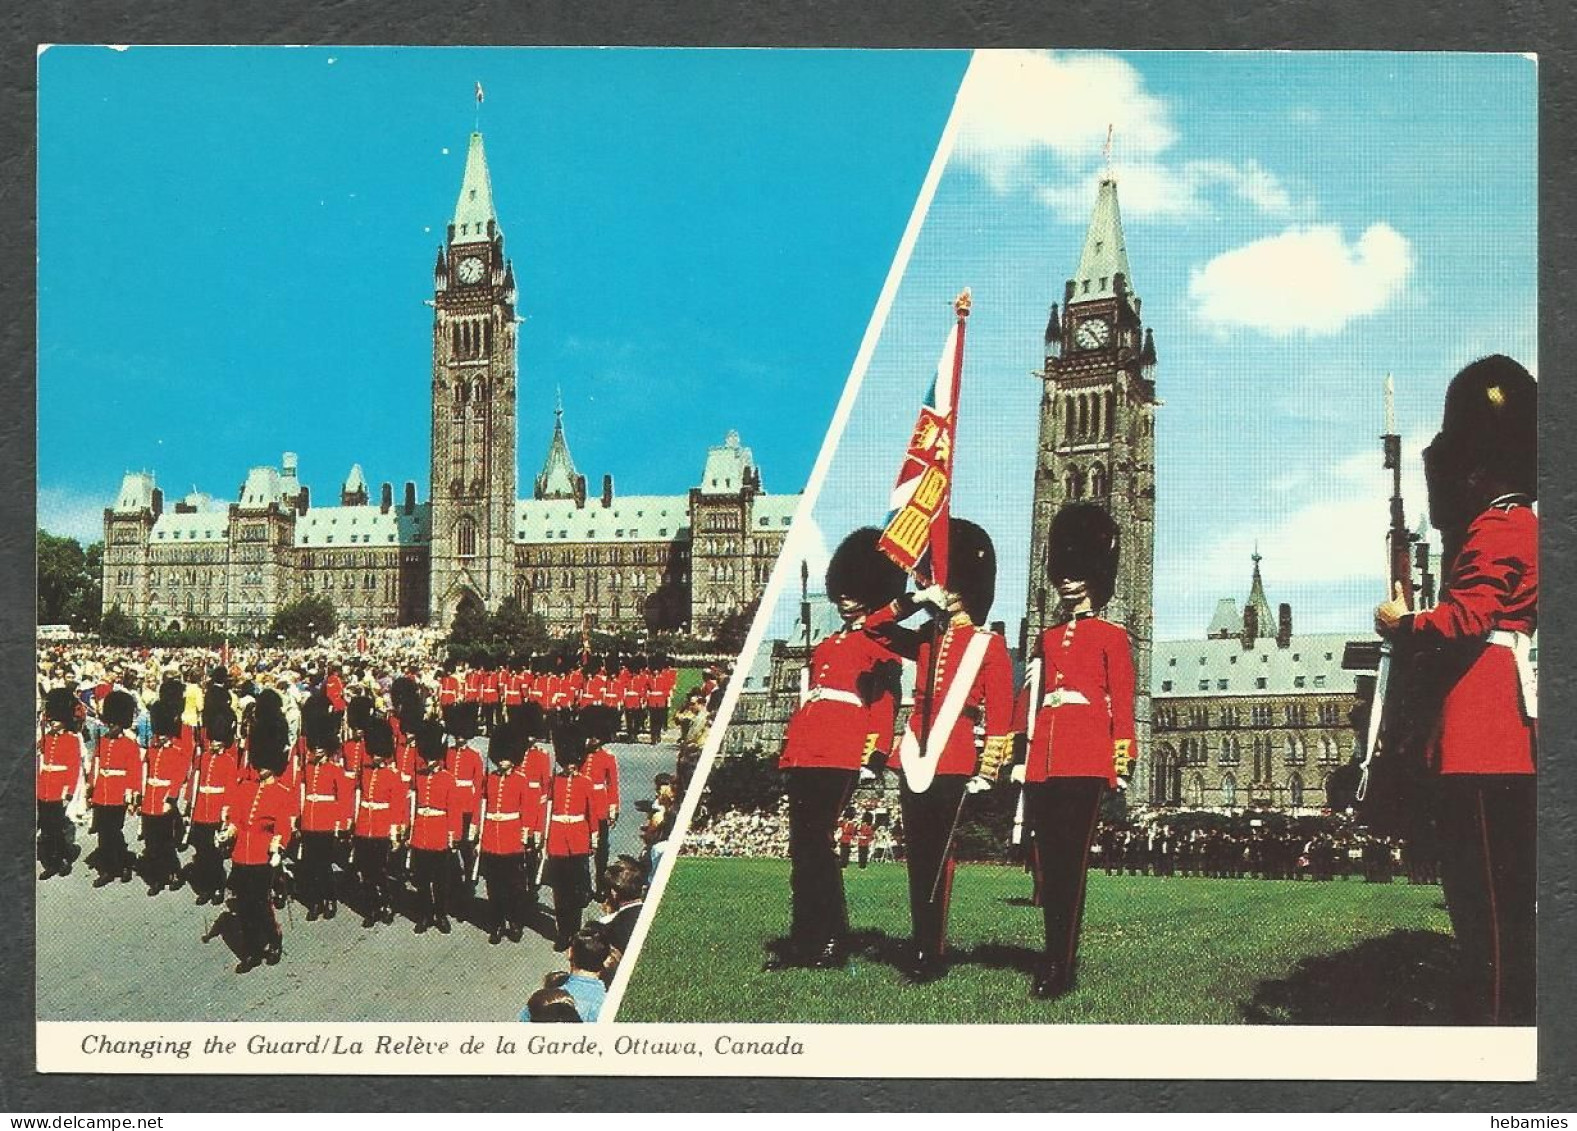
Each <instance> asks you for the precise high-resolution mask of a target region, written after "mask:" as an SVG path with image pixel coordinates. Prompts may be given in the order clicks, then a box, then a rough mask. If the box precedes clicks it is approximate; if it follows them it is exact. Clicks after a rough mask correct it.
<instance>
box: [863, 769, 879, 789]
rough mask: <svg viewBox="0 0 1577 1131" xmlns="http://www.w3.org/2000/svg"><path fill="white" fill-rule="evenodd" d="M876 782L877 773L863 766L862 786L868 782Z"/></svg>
mask: <svg viewBox="0 0 1577 1131" xmlns="http://www.w3.org/2000/svg"><path fill="white" fill-rule="evenodd" d="M875 780H876V771H875V770H873V769H871V768H870V767H869V766H861V767H860V784H861V785H864V784H865V783H866V782H873V781H875Z"/></svg>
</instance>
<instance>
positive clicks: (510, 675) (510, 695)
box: [502, 672, 522, 707]
mask: <svg viewBox="0 0 1577 1131" xmlns="http://www.w3.org/2000/svg"><path fill="white" fill-rule="evenodd" d="M521 682H522V681H521V678H520V673H518V672H505V673H504V678H503V682H502V686H503V692H504V706H506V707H518V706H520V703H521V690H520V685H521Z"/></svg>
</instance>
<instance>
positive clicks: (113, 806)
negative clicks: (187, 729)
mask: <svg viewBox="0 0 1577 1131" xmlns="http://www.w3.org/2000/svg"><path fill="white" fill-rule="evenodd" d="M99 717H100V719H102V721H103V722H104V724H105V725H106V726H107V727H108V728H109V729H108V730H107V731H106V732H105V733H104V734H103V735H101V736H100V737H99V741H98V745H97V747H96V749H95V750H94V754H93V768H92V771H91V774H90V777H89V785H88V790H89V798H88V800H89V803H90V804H91V805H92V806H93V831H94V832H95V833H96V834H97V835H98V845H97V846H96V847H95V849H94V851H93V852H92V854H91V855H90V857H89V860H88V862H89V864H91V865H92V866H93V867H94V868H95V869H96V870H97V871H98V877H97V878H96V879H95V880H94V881H93V886H94V887H96V888H101V887H104V886H106V885H108V884H112V883H114V882H115V880H116V879H117V878H118V879H120V881H121V882H122V883H130V882H131V876H132V863H133V860H132V855H131V852H130V850H129V849H127V847H126V812H127V810H128V809H133V808H135V807H136V804H137V795H138V794H140V793H141V792H142V747H140V746H138V745H137V740H136V739H135V738H133V737H131V735H129V734H127V733H126V732H127V731H128V730H130V729H131V728H132V726H133V724H135V722H136V721H137V701H136V699H134V698H133V697H132V695H131V693H130V692H128V691H121V690H119V689H117V690H115V691H111V692H110V693H109V694H108V695H106V696H105V697H104V705H103V707H102V708H101V709H100V711H99Z"/></svg>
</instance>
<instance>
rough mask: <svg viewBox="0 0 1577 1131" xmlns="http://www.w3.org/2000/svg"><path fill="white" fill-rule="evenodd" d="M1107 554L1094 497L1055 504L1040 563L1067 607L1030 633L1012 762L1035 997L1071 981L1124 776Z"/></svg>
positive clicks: (1103, 518) (1114, 549)
mask: <svg viewBox="0 0 1577 1131" xmlns="http://www.w3.org/2000/svg"><path fill="white" fill-rule="evenodd" d="M1117 557H1118V530H1117V524H1116V523H1115V522H1113V521H1112V518H1111V516H1110V515H1109V514H1107V512H1106V511H1105V510H1104V509H1103V508H1101V507H1100V506H1097V505H1096V504H1094V503H1071V504H1069V505H1067V506H1065V507H1063V508H1062V510H1060V511H1058V512H1057V515H1056V517H1055V518H1054V519H1053V520H1052V524H1051V533H1050V537H1049V540H1048V544H1047V548H1046V573H1047V577H1048V579H1049V580H1050V581H1051V583H1052V584H1053V585H1054V586H1055V587H1056V589H1057V595H1058V597H1059V598H1060V599H1061V601H1062V610H1063V612H1064V614H1066V616H1067V618H1068V619H1067V620H1065V621H1064V622H1063V623H1061V624H1058V625H1054V626H1053V627H1051V628H1048V629H1046V631H1045V632H1043V633H1042V634H1041V636H1040V639H1039V641H1038V642H1037V643H1036V647H1035V652H1034V658H1033V659H1032V660H1031V661H1030V665H1029V678H1028V680H1027V690H1028V694H1027V695H1026V696H1025V697H1024V699H1023V700H1022V704H1023V707H1022V709H1023V710H1024V712H1025V714H1024V717H1023V718H1021V719H1020V720H1019V722H1020V729H1021V730H1023V731H1024V732H1025V733H1026V734H1027V735H1028V736H1029V740H1028V743H1027V754H1026V761H1025V764H1024V767H1023V770H1022V773H1020V771H1019V770H1018V769H1017V768H1015V771H1014V776H1015V778H1017V777H1020V776H1022V777H1023V780H1024V785H1025V794H1024V823H1025V825H1026V826H1028V827H1029V829H1030V830H1031V832H1032V835H1033V837H1034V844H1035V857H1034V860H1035V867H1036V873H1037V874H1036V881H1037V882H1036V888H1037V890H1038V891H1039V893H1040V897H1041V904H1040V906H1041V911H1042V914H1043V916H1044V919H1045V925H1046V954H1045V959H1044V962H1043V965H1042V967H1041V969H1040V971H1039V973H1038V974H1037V975H1036V977H1035V981H1034V983H1033V986H1032V987H1031V996H1033V997H1036V998H1055V997H1060V996H1062V995H1063V994H1065V993H1067V992H1068V991H1069V990H1070V989H1072V988H1073V984H1074V974H1075V970H1076V962H1077V958H1078V947H1079V926H1080V922H1081V920H1082V918H1083V915H1084V891H1085V881H1086V876H1087V874H1088V867H1089V855H1090V844H1091V842H1092V841H1093V840H1094V837H1095V827H1096V820H1097V818H1098V817H1099V815H1100V806H1101V800H1102V798H1103V797H1104V796H1105V795H1106V791H1107V790H1108V789H1110V788H1116V787H1117V785H1118V782H1119V781H1122V782H1124V783H1126V781H1127V779H1128V776H1129V774H1130V773H1131V771H1132V767H1133V761H1134V757H1135V753H1136V752H1135V749H1134V711H1133V704H1134V666H1133V648H1132V645H1131V644H1130V643H1129V640H1128V633H1127V632H1126V631H1125V630H1124V629H1123V628H1122V627H1121V626H1120V625H1116V624H1113V623H1112V622H1111V621H1107V620H1102V619H1101V618H1100V616H1099V615H1097V614H1098V613H1099V612H1100V610H1101V609H1103V608H1105V606H1106V604H1107V602H1108V601H1110V600H1111V596H1112V589H1113V587H1114V586H1115V584H1116V581H1117ZM1137 844H1138V841H1137V840H1135V841H1134V842H1133V845H1137ZM1134 850H1135V849H1134V848H1133V847H1132V846H1131V847H1130V851H1134ZM1108 867H1110V864H1108Z"/></svg>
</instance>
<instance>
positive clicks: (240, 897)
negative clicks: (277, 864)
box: [230, 864, 284, 961]
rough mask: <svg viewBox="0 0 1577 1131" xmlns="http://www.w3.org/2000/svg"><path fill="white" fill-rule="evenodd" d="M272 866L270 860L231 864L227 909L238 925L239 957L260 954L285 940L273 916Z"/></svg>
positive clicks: (252, 956)
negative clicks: (268, 862)
mask: <svg viewBox="0 0 1577 1131" xmlns="http://www.w3.org/2000/svg"><path fill="white" fill-rule="evenodd" d="M273 893H274V869H273V866H272V865H269V864H232V865H230V895H231V904H230V910H231V912H232V913H233V914H234V915H235V918H236V924H237V926H238V927H239V928H240V932H241V940H240V952H241V959H242V961H250V960H253V959H260V958H262V957H263V953H264V951H266V950H268V948H270V947H272V946H276V945H279V944H280V943H282V942H283V941H284V938H283V936H282V935H281V934H280V930H279V920H278V919H276V918H275V917H274V904H273V900H272V896H273Z"/></svg>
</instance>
